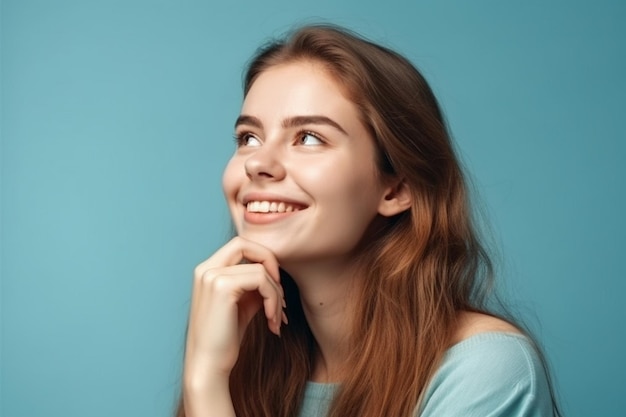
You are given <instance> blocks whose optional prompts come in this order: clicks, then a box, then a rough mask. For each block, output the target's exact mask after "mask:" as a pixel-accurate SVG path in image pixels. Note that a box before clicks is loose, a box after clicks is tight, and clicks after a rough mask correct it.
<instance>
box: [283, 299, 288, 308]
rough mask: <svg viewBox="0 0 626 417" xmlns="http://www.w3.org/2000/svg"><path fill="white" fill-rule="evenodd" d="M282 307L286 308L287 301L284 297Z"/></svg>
mask: <svg viewBox="0 0 626 417" xmlns="http://www.w3.org/2000/svg"><path fill="white" fill-rule="evenodd" d="M283 308H287V302H286V301H285V299H284V298H283Z"/></svg>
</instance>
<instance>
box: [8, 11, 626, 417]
mask: <svg viewBox="0 0 626 417" xmlns="http://www.w3.org/2000/svg"><path fill="white" fill-rule="evenodd" d="M625 5H626V3H624V2H622V1H619V0H616V1H587V2H582V1H534V0H533V1H524V2H513V1H502V0H499V1H497V0H493V1H481V0H478V1H471V2H470V1H463V0H459V1H439V2H435V1H412V2H408V1H407V2H400V1H396V0H387V1H370V0H359V1H357V0H351V1H343V2H339V1H325V0H319V1H315V2H310V1H309V2H300V1H287V0H285V1H278V0H272V1H264V2H258V1H253V0H248V1H233V2H231V3H230V4H226V2H216V1H208V0H207V1H173V0H172V1H147V0H146V1H144V0H126V1H97V2H96V1H85V0H76V1H67V0H58V1H54V2H52V1H35V0H2V3H1V47H2V53H1V64H2V69H1V82H2V84H1V88H2V90H1V93H2V102H1V119H0V122H1V134H2V136H1V138H2V142H1V147H0V152H1V164H2V168H1V169H2V171H1V173H2V177H1V181H2V182H1V185H2V194H1V221H2V222H1V234H2V252H1V259H0V262H1V273H2V275H1V283H2V287H1V303H2V305H1V320H2V321H1V324H2V343H1V350H0V364H1V372H2V374H1V385H0V402H1V407H0V410H1V414H2V417H44V416H46V417H49V416H64V417H74V416H76V417H78V416H80V417H84V416H94V417H96V416H152V417H155V416H156V417H166V416H169V415H171V412H172V409H173V406H174V402H175V398H176V395H177V390H178V382H179V374H180V364H181V355H182V351H183V343H184V328H185V322H186V314H187V308H188V300H189V293H190V278H191V273H192V269H193V267H194V266H195V264H197V263H198V262H200V261H201V260H203V259H204V258H205V257H207V256H209V255H210V254H211V253H212V251H213V250H215V249H216V248H217V247H219V246H220V245H221V244H222V243H223V242H224V241H225V239H226V238H227V236H228V235H229V231H230V225H229V219H228V215H227V211H226V207H225V205H224V203H223V201H222V194H221V189H220V177H221V171H222V168H223V166H224V164H225V163H226V161H227V159H228V158H229V155H230V154H231V152H232V150H233V146H234V145H233V141H232V135H233V132H232V126H233V123H234V120H235V118H236V116H237V114H238V110H239V105H240V102H241V73H242V69H243V67H244V64H245V62H246V60H247V59H248V58H249V57H250V55H251V54H252V53H253V52H254V50H255V49H256V47H257V46H258V45H260V44H261V43H262V42H263V41H265V40H267V39H268V37H271V36H275V35H279V34H281V33H283V32H284V31H285V30H286V29H288V28H290V27H291V26H292V25H293V24H294V23H303V22H318V21H330V22H335V23H339V24H342V25H346V26H348V27H350V28H352V29H355V30H357V31H359V32H361V33H363V34H365V35H367V36H368V37H370V38H372V39H374V40H376V41H378V42H382V43H384V44H386V45H388V46H391V47H392V48H396V49H398V50H399V51H401V52H402V53H404V54H405V55H407V56H408V57H409V58H410V59H411V60H413V61H414V62H415V63H416V64H417V65H418V66H419V67H420V68H421V69H422V70H423V72H424V74H425V76H426V77H427V78H428V79H429V80H430V82H431V83H432V86H433V88H434V89H435V91H436V93H437V95H438V97H439V98H440V100H441V103H442V106H443V108H444V109H445V111H446V114H447V117H448V119H449V123H450V127H451V130H452V133H453V135H454V137H455V138H456V140H457V143H458V147H459V150H460V152H461V154H462V157H463V160H464V161H465V162H466V164H467V166H468V168H469V170H470V171H471V173H472V175H473V178H474V181H475V183H476V186H477V189H478V191H479V193H480V198H481V199H482V201H483V204H484V206H485V208H486V211H487V213H488V215H489V218H490V221H491V225H492V228H493V230H494V232H493V235H494V237H495V241H496V243H497V244H498V246H499V248H500V252H501V254H502V256H501V260H500V266H501V268H500V276H499V279H500V280H501V282H502V283H503V284H502V285H503V287H504V289H505V290H506V293H508V294H509V302H510V304H511V305H512V306H513V308H514V309H515V310H517V311H519V312H520V313H521V315H522V316H523V317H524V318H525V319H526V320H527V321H529V323H530V325H531V326H532V327H533V329H535V331H536V334H537V335H538V337H539V339H540V341H541V342H542V343H543V345H544V346H545V349H546V352H547V355H548V358H549V360H550V362H551V364H552V367H553V369H554V374H555V377H556V382H557V387H558V390H559V392H560V395H561V398H562V402H563V405H564V409H565V411H566V415H568V416H571V417H583V416H592V415H593V416H625V415H626V411H624V410H626V395H624V394H625V393H626V392H625V391H624V387H625V385H624V377H625V375H626V359H625V357H624V351H625V348H624V347H625V346H624V345H625V342H626V335H625V328H626V326H625V322H626V320H625V319H626V308H625V307H624V303H623V301H622V298H623V294H624V293H625V292H626V284H625V281H626V279H625V278H626V268H625V266H624V265H625V262H624V249H625V248H626V245H625V243H626V239H625V238H624V236H626V225H625V221H624V214H625V213H626V198H625V190H626V186H625V185H626V184H625V179H626V168H625V164H624V161H625V160H626V141H625V139H626V128H625V122H624V120H625V116H626V112H625V109H626V106H625V104H626V103H625V100H626V81H625V75H626V46H625V45H626V42H625V40H626V25H625V24H624V22H626V6H625ZM401 377H402V376H399V378H401Z"/></svg>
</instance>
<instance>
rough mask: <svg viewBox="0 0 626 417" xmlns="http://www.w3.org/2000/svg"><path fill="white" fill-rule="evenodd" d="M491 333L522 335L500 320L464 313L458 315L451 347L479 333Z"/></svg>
mask: <svg viewBox="0 0 626 417" xmlns="http://www.w3.org/2000/svg"><path fill="white" fill-rule="evenodd" d="M493 332H496V333H512V334H522V332H521V331H520V330H519V329H518V328H517V327H515V326H514V325H512V324H511V323H509V322H507V321H505V320H502V319H501V318H498V317H494V316H490V315H488V314H484V313H475V312H470V311H465V312H462V313H461V314H460V315H459V318H458V324H457V328H456V331H455V333H454V335H453V337H452V345H455V344H457V343H460V342H462V341H463V340H466V339H469V338H471V337H472V336H476V335H478V334H481V333H493Z"/></svg>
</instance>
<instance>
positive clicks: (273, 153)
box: [245, 144, 286, 181]
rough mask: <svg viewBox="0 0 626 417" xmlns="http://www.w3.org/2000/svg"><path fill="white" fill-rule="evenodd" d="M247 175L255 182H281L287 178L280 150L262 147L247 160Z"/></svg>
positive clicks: (266, 146) (265, 145) (266, 145)
mask: <svg viewBox="0 0 626 417" xmlns="http://www.w3.org/2000/svg"><path fill="white" fill-rule="evenodd" d="M245 169H246V175H247V176H248V178H250V179H251V180H253V181H259V180H272V181H280V180H282V179H283V178H284V177H285V174H286V172H285V167H284V165H283V161H282V158H281V154H280V152H279V150H278V149H276V148H275V147H272V146H268V144H264V145H262V146H261V147H260V148H259V149H258V150H257V151H255V152H254V153H253V154H252V155H250V156H249V157H248V159H246V162H245Z"/></svg>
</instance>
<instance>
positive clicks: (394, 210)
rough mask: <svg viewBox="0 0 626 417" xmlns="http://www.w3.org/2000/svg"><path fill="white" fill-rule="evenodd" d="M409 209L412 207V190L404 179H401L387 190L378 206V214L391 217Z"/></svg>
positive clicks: (395, 181)
mask: <svg viewBox="0 0 626 417" xmlns="http://www.w3.org/2000/svg"><path fill="white" fill-rule="evenodd" d="M409 207H411V190H409V187H408V186H407V184H406V182H405V181H404V179H399V180H394V181H393V182H392V183H391V185H390V186H389V187H388V188H386V189H385V193H384V194H383V196H382V199H381V201H380V204H379V206H378V213H379V214H380V215H381V216H385V217H391V216H395V215H396V214H399V213H402V212H403V211H406V210H408V209H409Z"/></svg>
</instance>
